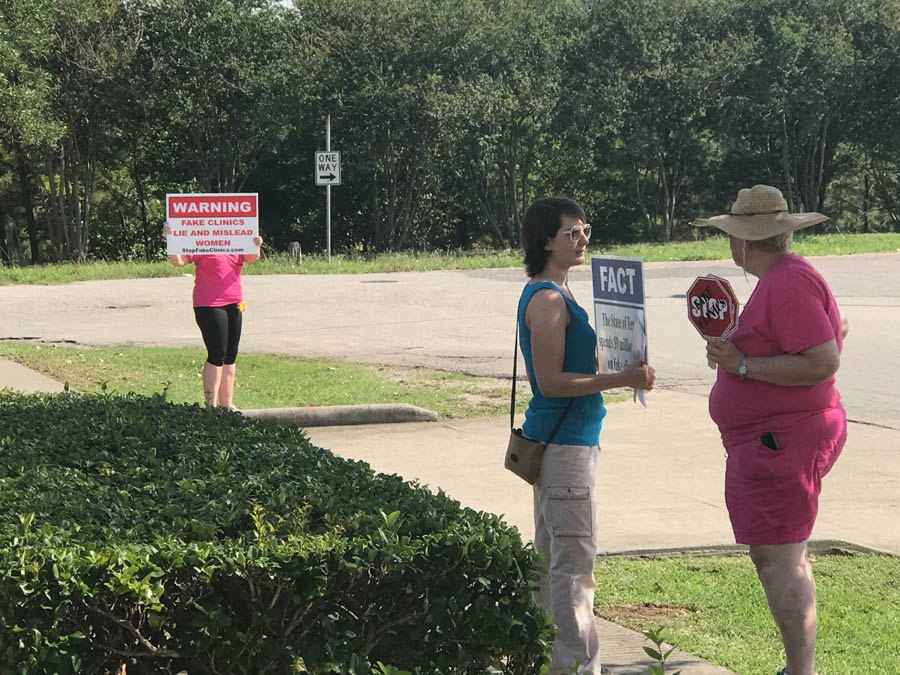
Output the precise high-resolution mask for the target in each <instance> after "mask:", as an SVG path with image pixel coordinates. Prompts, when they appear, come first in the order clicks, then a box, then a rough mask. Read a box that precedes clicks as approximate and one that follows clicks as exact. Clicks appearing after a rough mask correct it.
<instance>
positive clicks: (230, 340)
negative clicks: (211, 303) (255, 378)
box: [194, 304, 242, 366]
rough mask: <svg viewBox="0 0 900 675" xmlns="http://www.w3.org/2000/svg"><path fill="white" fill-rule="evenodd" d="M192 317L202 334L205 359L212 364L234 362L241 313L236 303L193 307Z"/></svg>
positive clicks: (229, 363) (219, 364) (239, 339)
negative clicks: (222, 305)
mask: <svg viewBox="0 0 900 675" xmlns="http://www.w3.org/2000/svg"><path fill="white" fill-rule="evenodd" d="M194 317H195V318H196V319H197V325H198V326H200V332H201V333H202V334H203V344H205V345H206V360H207V361H209V362H210V363H211V364H213V365H214V366H224V365H231V364H232V363H234V362H235V360H236V359H237V353H238V344H239V343H240V341H241V322H242V319H241V317H242V313H241V312H239V311H238V308H237V305H236V304H234V305H225V306H224V307H194Z"/></svg>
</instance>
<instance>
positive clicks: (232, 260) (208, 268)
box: [189, 255, 244, 307]
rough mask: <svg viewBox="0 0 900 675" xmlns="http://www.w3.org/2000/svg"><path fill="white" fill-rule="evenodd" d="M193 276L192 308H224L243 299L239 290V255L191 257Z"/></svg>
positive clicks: (240, 265) (241, 262)
mask: <svg viewBox="0 0 900 675" xmlns="http://www.w3.org/2000/svg"><path fill="white" fill-rule="evenodd" d="M189 260H190V261H191V262H192V263H194V265H195V266H196V271H195V274H194V307H224V306H225V305H231V304H234V303H236V302H240V301H241V300H243V299H244V295H243V291H242V290H241V268H242V267H243V266H244V259H243V258H242V257H241V256H239V255H192V256H191V257H190V258H189Z"/></svg>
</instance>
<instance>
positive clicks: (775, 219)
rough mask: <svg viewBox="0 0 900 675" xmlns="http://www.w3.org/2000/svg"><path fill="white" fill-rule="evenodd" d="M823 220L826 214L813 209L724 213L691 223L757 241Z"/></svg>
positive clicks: (825, 218)
mask: <svg viewBox="0 0 900 675" xmlns="http://www.w3.org/2000/svg"><path fill="white" fill-rule="evenodd" d="M823 220H828V216H826V215H824V214H822V213H816V212H815V211H813V212H810V213H765V214H760V215H754V216H736V215H732V214H730V213H726V214H725V215H722V216H713V217H712V218H700V219H697V220H695V221H693V222H692V223H691V224H692V225H695V226H697V227H716V228H718V229H720V230H722V231H723V232H727V233H728V234H730V235H732V236H734V237H737V238H738V239H746V240H748V241H759V240H760V239H768V238H769V237H775V236H778V235H779V234H784V233H785V232H793V231H794V230H800V229H802V228H804V227H809V226H810V225H816V224H817V223H821V222H822V221H823Z"/></svg>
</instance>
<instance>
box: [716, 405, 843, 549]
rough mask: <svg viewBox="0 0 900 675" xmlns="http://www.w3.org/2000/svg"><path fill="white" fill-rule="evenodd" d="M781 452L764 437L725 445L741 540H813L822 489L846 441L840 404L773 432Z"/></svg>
mask: <svg viewBox="0 0 900 675" xmlns="http://www.w3.org/2000/svg"><path fill="white" fill-rule="evenodd" d="M773 433H774V434H775V438H776V441H777V443H778V447H779V449H778V450H771V449H769V448H768V447H766V446H765V445H763V443H762V441H761V439H760V438H756V439H754V440H752V441H748V442H745V443H739V444H737V445H733V446H731V447H729V448H726V449H727V451H728V461H727V462H726V464H725V504H726V505H727V506H728V516H729V517H730V518H731V528H732V529H733V530H734V539H735V541H736V542H737V543H738V544H747V545H749V546H764V545H770V544H796V543H799V542H802V541H806V540H807V539H809V535H810V534H811V533H812V529H813V525H814V524H815V522H816V515H817V514H818V512H819V492H821V490H822V478H823V477H824V476H825V474H827V473H828V472H829V471H830V470H831V467H832V466H834V463H835V462H836V461H837V458H838V457H839V456H840V454H841V450H842V449H843V447H844V441H846V440H847V418H846V415H845V413H844V410H843V409H842V408H840V407H838V408H836V409H833V410H830V411H828V412H827V413H825V414H823V415H820V416H816V417H812V418H809V419H807V420H804V421H803V423H802V424H801V425H798V426H794V427H790V428H787V429H782V430H773Z"/></svg>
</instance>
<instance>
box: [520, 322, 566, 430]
mask: <svg viewBox="0 0 900 675" xmlns="http://www.w3.org/2000/svg"><path fill="white" fill-rule="evenodd" d="M518 363H519V317H516V340H515V342H514V343H513V374H512V392H511V393H510V395H509V430H510V431H512V429H513V425H514V423H515V422H514V420H515V416H516V366H517V365H518ZM574 401H575V398H574V397H573V398H570V399H569V402H568V404H566V409H565V410H563V413H562V415H560V417H559V420H558V421H557V422H556V426H555V427H553V431H551V432H550V438H548V439H547V442H546V443H544V447H547V446H548V445H550V443H552V442H553V439H554V438H555V437H556V432H557V431H559V428H560V427H561V426H562V423H563V421H564V420H565V419H566V415H568V414H569V408H571V407H572V403H573V402H574Z"/></svg>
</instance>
